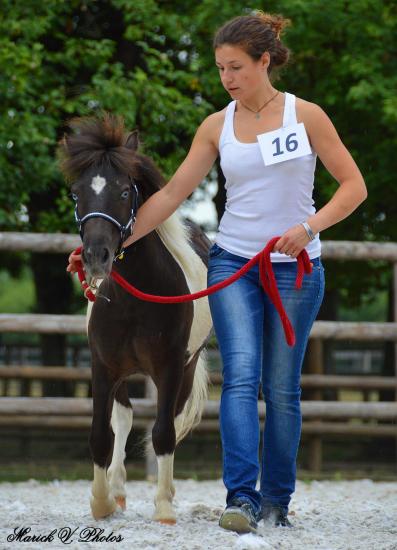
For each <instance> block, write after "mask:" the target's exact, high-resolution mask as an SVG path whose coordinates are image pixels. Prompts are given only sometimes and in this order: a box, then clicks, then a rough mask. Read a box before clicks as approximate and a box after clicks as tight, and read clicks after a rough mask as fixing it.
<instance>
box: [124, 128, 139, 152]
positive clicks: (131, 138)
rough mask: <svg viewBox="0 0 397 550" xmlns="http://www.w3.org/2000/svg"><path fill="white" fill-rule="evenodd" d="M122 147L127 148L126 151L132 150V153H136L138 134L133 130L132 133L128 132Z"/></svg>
mask: <svg viewBox="0 0 397 550" xmlns="http://www.w3.org/2000/svg"><path fill="white" fill-rule="evenodd" d="M124 147H127V149H132V151H136V150H137V149H138V147H139V132H138V130H134V131H133V132H130V133H129V134H128V136H127V139H126V140H125V143H124Z"/></svg>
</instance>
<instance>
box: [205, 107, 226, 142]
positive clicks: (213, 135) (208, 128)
mask: <svg viewBox="0 0 397 550" xmlns="http://www.w3.org/2000/svg"><path fill="white" fill-rule="evenodd" d="M225 113H226V107H225V108H224V109H222V110H221V111H216V112H215V113H212V114H211V115H208V116H207V117H206V118H205V119H204V120H203V122H202V123H201V126H200V130H201V131H202V132H203V133H204V135H205V136H206V138H207V139H209V140H210V141H211V142H212V143H213V144H214V145H215V146H216V148H218V143H219V138H220V136H221V133H222V128H223V123H224V122H225Z"/></svg>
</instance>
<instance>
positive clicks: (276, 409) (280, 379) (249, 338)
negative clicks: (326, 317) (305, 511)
mask: <svg viewBox="0 0 397 550" xmlns="http://www.w3.org/2000/svg"><path fill="white" fill-rule="evenodd" d="M247 261H248V260H247V259H246V258H242V257H240V256H237V255H235V254H231V253H230V252H227V251H226V250H224V249H222V248H221V247H219V246H218V245H217V244H214V245H213V246H212V248H211V249H210V252H209V268H208V286H210V285H213V284H215V283H218V282H219V281H223V280H224V279H226V278H227V277H229V276H230V275H232V274H233V273H235V272H236V271H237V270H238V269H240V267H242V266H243V265H244V264H245V263H246V262H247ZM311 262H312V264H313V272H312V274H311V275H305V276H304V279H303V285H302V288H301V290H295V278H296V265H297V264H296V262H286V263H282V262H274V263H273V264H272V266H273V270H274V274H275V277H276V280H277V286H278V289H279V292H280V296H281V300H282V302H283V305H284V309H285V311H286V313H287V315H288V317H289V319H290V321H291V323H292V326H293V328H294V331H295V336H296V344H295V346H294V347H290V346H288V344H287V342H286V340H285V335H284V330H283V327H282V323H281V321H280V318H279V315H278V313H277V311H276V309H275V307H274V306H273V304H272V303H271V302H270V300H269V298H268V296H267V294H266V293H265V292H264V290H263V288H262V286H261V283H260V279H259V269H258V265H256V266H254V267H253V268H252V269H251V270H250V271H249V272H248V273H247V274H246V275H244V276H243V277H242V278H240V279H238V281H236V282H235V283H233V284H232V285H230V286H228V287H226V288H224V289H222V290H220V291H218V292H216V293H215V294H212V295H211V296H209V304H210V308H211V314H212V319H213V323H214V329H215V333H216V337H217V340H218V345H219V350H220V353H221V357H222V373H223V384H222V396H221V404H220V429H221V439H222V448H223V481H224V484H225V486H226V489H227V498H226V502H227V503H230V500H231V499H232V498H234V497H239V498H240V499H242V500H247V501H249V502H250V503H251V504H252V505H253V507H254V509H255V511H257V512H259V511H260V509H261V507H263V506H266V505H267V504H276V505H279V506H281V507H282V508H283V509H284V511H285V512H287V511H288V504H289V502H290V500H291V494H292V493H293V492H294V490H295V480H296V456H297V452H298V447H299V440H300V434H301V425H302V416H301V410H300V395H301V389H300V375H301V368H302V363H303V358H304V354H305V350H306V345H307V341H308V338H309V333H310V330H311V328H312V325H313V323H314V320H315V318H316V316H317V313H318V310H319V308H320V305H321V302H322V299H323V295H324V268H323V266H322V264H321V260H320V258H315V259H312V260H311ZM260 384H262V393H263V395H264V399H265V403H266V420H265V427H264V433H263V448H262V459H261V462H262V463H261V471H260V474H261V477H260V488H259V491H258V490H257V488H256V485H257V480H258V475H259V469H260V467H259V439H260V427H259V418H258V393H259V388H260Z"/></svg>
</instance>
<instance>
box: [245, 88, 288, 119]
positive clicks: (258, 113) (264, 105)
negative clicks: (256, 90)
mask: <svg viewBox="0 0 397 550" xmlns="http://www.w3.org/2000/svg"><path fill="white" fill-rule="evenodd" d="M279 93H280V91H279V90H278V91H277V92H276V93H275V94H274V96H273V97H271V98H270V99H268V100H267V101H266V102H265V103H264V104H263V105H262V107H260V108H259V109H258V110H257V111H255V110H254V109H251V108H250V107H248V106H247V105H245V104H244V103H243V102H242V101H241V99H240V103H241V105H242V106H243V107H245V108H246V109H248V111H251V113H255V118H260V116H261V115H260V112H261V111H262V109H264V108H265V107H266V105H267V104H268V103H270V102H271V101H273V99H274V98H275V97H276V96H277V95H278V94H279Z"/></svg>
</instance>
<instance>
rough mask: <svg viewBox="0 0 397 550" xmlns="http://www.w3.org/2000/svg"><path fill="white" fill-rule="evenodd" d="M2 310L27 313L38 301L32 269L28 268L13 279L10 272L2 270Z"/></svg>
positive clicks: (0, 295)
mask: <svg viewBox="0 0 397 550" xmlns="http://www.w3.org/2000/svg"><path fill="white" fill-rule="evenodd" d="M0 286H1V290H2V292H1V294H0V312H3V313H26V312H27V311H32V308H33V306H34V304H35V302H36V292H35V288H34V283H33V278H32V274H31V272H30V270H29V269H28V268H26V269H25V270H24V271H23V275H22V277H21V278H19V279H13V278H12V277H11V276H10V274H9V273H8V272H7V271H5V270H1V271H0Z"/></svg>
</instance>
